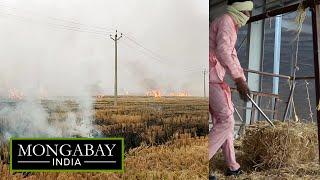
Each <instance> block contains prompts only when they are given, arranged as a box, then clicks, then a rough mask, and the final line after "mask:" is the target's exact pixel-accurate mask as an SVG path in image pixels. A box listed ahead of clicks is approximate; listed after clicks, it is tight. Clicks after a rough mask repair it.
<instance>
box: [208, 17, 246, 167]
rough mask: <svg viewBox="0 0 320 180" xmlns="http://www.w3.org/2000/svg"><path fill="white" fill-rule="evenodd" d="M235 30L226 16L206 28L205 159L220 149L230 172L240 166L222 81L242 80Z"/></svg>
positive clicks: (230, 109) (227, 93)
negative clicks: (209, 122)
mask: <svg viewBox="0 0 320 180" xmlns="http://www.w3.org/2000/svg"><path fill="white" fill-rule="evenodd" d="M237 31H238V27H237V25H236V23H235V21H234V20H233V18H232V17H231V16H230V15H229V14H224V15H223V16H221V17H219V18H217V19H215V20H214V21H213V22H212V23H211V25H210V39H209V44H210V49H209V68H210V76H209V77H210V80H209V82H210V85H209V104H210V109H209V111H210V114H211V117H212V120H213V128H212V129H211V130H210V133H209V159H211V158H212V157H213V156H214V154H215V153H216V152H217V151H218V150H219V149H220V148H222V151H223V154H224V157H225V160H226V163H227V165H228V166H229V168H230V169H231V170H236V169H238V168H239V167H240V165H239V164H238V163H237V162H236V158H235V152H234V147H233V131H234V117H233V112H234V108H233V103H232V101H231V92H230V88H229V86H228V85H227V84H226V83H225V82H224V78H225V75H226V74H230V75H231V77H232V78H233V79H236V78H243V80H246V78H245V76H244V73H243V69H242V68H241V65H240V62H239V59H238V57H237V52H236V50H235V43H236V40H237Z"/></svg>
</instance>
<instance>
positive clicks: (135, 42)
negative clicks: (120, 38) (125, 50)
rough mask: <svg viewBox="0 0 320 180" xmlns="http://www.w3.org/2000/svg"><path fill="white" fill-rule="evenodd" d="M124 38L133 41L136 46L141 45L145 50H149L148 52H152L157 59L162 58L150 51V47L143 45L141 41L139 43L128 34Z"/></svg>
mask: <svg viewBox="0 0 320 180" xmlns="http://www.w3.org/2000/svg"><path fill="white" fill-rule="evenodd" d="M124 37H125V38H127V39H128V40H129V41H131V42H133V43H134V44H136V45H137V46H139V47H141V48H142V49H144V50H146V51H147V52H149V53H150V54H152V55H153V56H154V57H157V58H158V59H161V60H163V58H162V57H161V56H159V55H158V54H157V53H155V52H154V51H152V50H151V49H149V48H147V47H145V46H144V45H142V44H141V43H139V42H138V41H136V40H135V39H133V38H131V37H129V36H127V35H126V36H124Z"/></svg>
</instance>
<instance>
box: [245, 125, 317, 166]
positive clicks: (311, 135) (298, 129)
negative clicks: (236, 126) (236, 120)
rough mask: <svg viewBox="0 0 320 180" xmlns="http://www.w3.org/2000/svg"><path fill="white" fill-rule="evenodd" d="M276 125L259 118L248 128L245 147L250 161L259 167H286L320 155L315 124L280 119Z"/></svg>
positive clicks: (305, 161)
mask: <svg viewBox="0 0 320 180" xmlns="http://www.w3.org/2000/svg"><path fill="white" fill-rule="evenodd" d="M275 126H276V127H275V128H272V127H270V126H269V125H268V124H267V123H266V122H258V123H256V124H254V125H251V126H249V127H248V128H247V129H246V134H245V136H244V137H243V141H242V150H243V153H244V156H245V159H246V161H249V164H251V165H253V166H254V167H257V168H283V167H293V166H296V165H298V164H300V163H309V162H314V161H315V160H316V159H317V156H318V140H317V138H318V136H317V129H316V125H315V124H305V123H296V122H290V123H288V122H279V121H276V122H275Z"/></svg>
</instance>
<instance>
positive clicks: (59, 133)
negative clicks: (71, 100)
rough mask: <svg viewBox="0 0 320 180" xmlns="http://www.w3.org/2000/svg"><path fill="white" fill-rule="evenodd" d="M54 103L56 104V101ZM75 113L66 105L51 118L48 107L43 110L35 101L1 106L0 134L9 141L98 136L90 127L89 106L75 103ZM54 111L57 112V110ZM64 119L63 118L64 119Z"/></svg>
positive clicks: (16, 102) (7, 102)
mask: <svg viewBox="0 0 320 180" xmlns="http://www.w3.org/2000/svg"><path fill="white" fill-rule="evenodd" d="M54 101H55V102H54V103H57V102H59V100H58V99H56V100H54ZM76 101H77V104H78V105H79V107H78V110H77V112H74V111H71V110H70V107H67V105H64V104H59V103H58V106H56V107H55V108H61V110H63V111H64V112H56V115H57V116H52V115H51V116H50V113H52V112H50V111H53V109H51V110H50V108H54V107H52V106H51V107H49V109H48V108H45V107H44V106H43V105H42V104H40V102H39V101H37V100H35V99H26V100H22V101H6V102H1V106H2V107H1V109H0V126H1V129H0V132H1V133H2V135H3V136H4V138H5V139H9V138H10V137H93V136H96V135H97V134H98V131H97V130H95V127H94V125H93V123H92V122H93V116H92V106H91V105H92V104H91V103H88V102H90V101H88V99H86V100H85V101H83V100H81V99H76ZM56 110H57V109H56ZM63 116H64V117H63Z"/></svg>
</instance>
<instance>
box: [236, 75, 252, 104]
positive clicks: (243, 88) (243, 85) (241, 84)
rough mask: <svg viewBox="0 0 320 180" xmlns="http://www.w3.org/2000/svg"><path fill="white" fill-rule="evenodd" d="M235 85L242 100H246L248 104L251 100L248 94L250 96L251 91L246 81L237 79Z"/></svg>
mask: <svg viewBox="0 0 320 180" xmlns="http://www.w3.org/2000/svg"><path fill="white" fill-rule="evenodd" d="M235 83H236V86H237V91H238V92H239V94H240V98H241V99H242V100H244V101H245V102H248V101H249V98H248V96H247V94H248V95H249V96H250V90H249V87H248V84H247V82H246V81H244V80H243V79H242V78H237V79H235Z"/></svg>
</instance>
